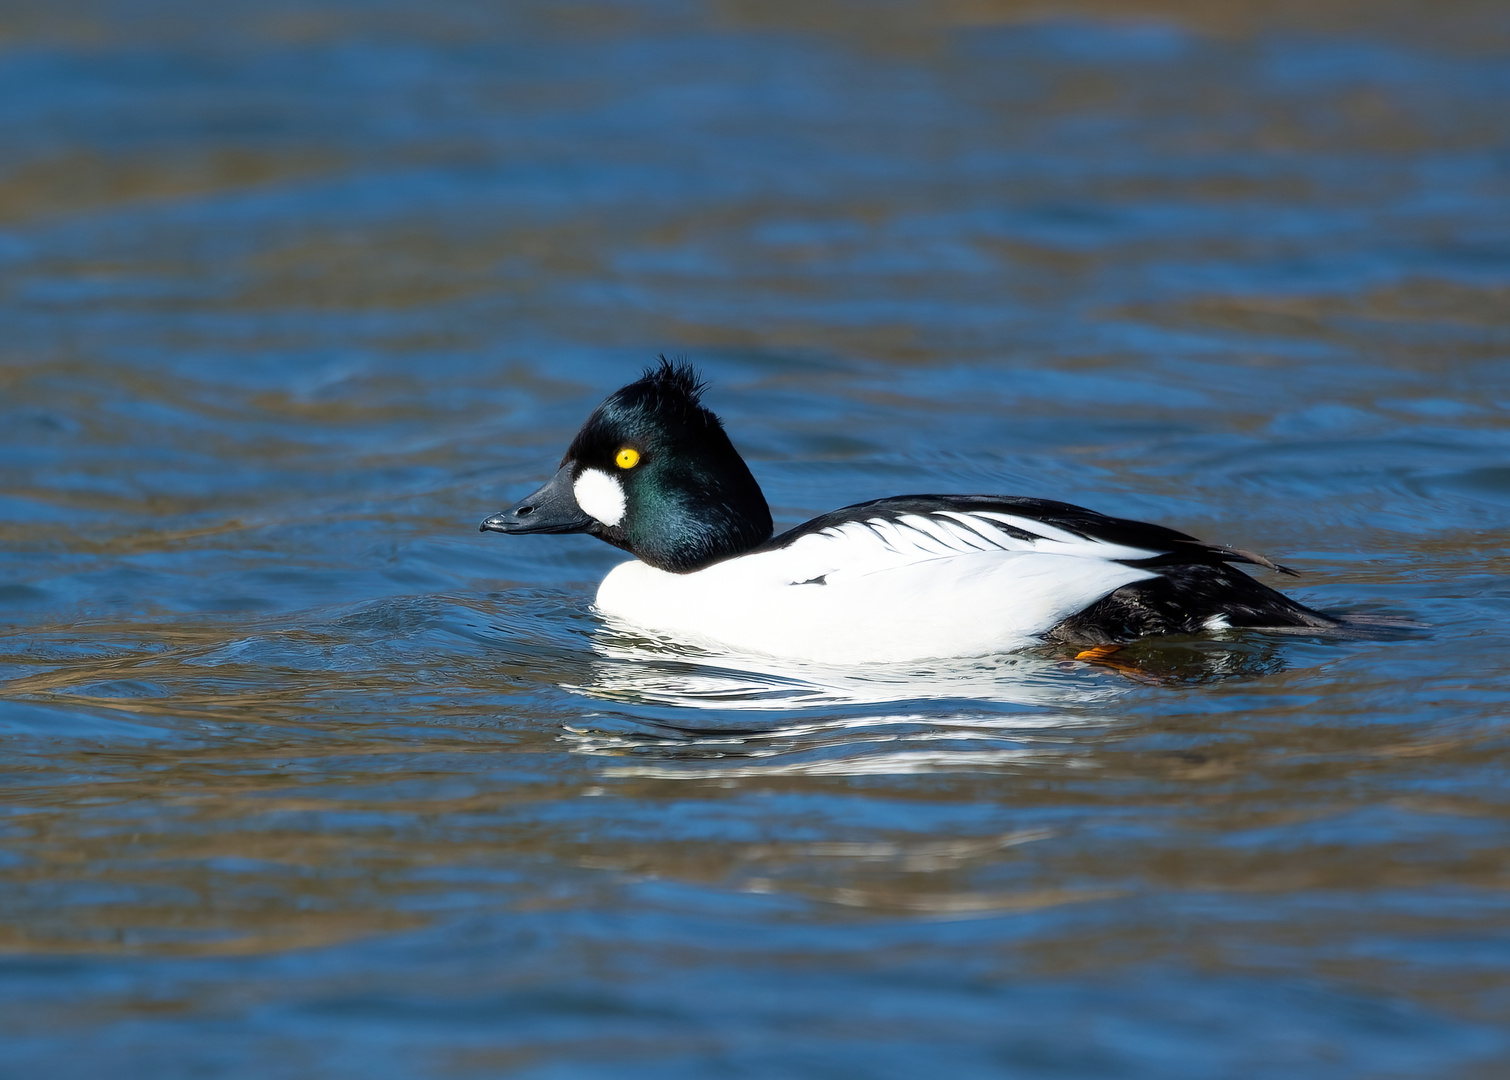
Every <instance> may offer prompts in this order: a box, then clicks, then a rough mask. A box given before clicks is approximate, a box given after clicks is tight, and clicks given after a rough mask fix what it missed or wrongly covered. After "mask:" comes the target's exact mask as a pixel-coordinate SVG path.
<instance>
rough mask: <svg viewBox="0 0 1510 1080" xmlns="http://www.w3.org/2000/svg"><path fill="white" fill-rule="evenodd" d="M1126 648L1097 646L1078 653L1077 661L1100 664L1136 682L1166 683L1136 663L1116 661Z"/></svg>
mask: <svg viewBox="0 0 1510 1080" xmlns="http://www.w3.org/2000/svg"><path fill="white" fill-rule="evenodd" d="M1125 647H1126V646H1123V645H1095V646H1092V647H1091V648H1089V649H1084V650H1082V651H1081V652H1077V653H1076V654H1075V659H1076V660H1084V661H1085V662H1086V663H1089V664H1100V665H1101V666H1102V667H1106V668H1110V669H1111V670H1113V671H1115V672H1116V673H1117V674H1118V675H1121V676H1122V677H1123V678H1127V679H1131V680H1133V681H1134V682H1141V683H1154V684H1160V683H1162V682H1163V681H1164V680H1163V679H1160V678H1159V677H1158V676H1157V675H1155V674H1154V673H1153V672H1151V671H1146V670H1144V669H1143V668H1141V667H1139V666H1138V665H1137V663H1136V662H1135V661H1130V660H1117V659H1114V657H1115V656H1116V654H1117V653H1119V652H1121V651H1122V650H1123V649H1124V648H1125Z"/></svg>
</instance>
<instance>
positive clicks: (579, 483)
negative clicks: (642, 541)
mask: <svg viewBox="0 0 1510 1080" xmlns="http://www.w3.org/2000/svg"><path fill="white" fill-rule="evenodd" d="M571 490H572V494H573V495H574V496H576V499H577V505H578V506H580V507H581V508H582V509H583V510H584V511H585V512H586V513H588V514H590V515H591V516H592V517H595V518H597V519H598V520H599V521H601V522H602V523H603V524H604V525H608V526H613V525H617V524H618V523H619V522H621V521H623V520H624V485H623V484H620V483H619V480H618V477H616V476H609V475H608V474H607V473H606V472H602V471H600V470H598V469H583V470H582V475H581V476H579V477H577V479H576V480H574V481H573V482H572V486H571Z"/></svg>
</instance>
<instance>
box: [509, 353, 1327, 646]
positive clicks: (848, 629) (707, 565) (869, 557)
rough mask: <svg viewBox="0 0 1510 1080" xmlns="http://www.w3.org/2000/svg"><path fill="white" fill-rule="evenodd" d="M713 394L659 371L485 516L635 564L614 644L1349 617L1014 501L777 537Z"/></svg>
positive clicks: (1224, 563) (900, 502)
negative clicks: (599, 545)
mask: <svg viewBox="0 0 1510 1080" xmlns="http://www.w3.org/2000/svg"><path fill="white" fill-rule="evenodd" d="M706 390H707V385H706V384H705V383H704V381H703V380H702V378H701V377H700V376H699V374H698V373H697V371H696V370H695V369H694V368H693V367H692V366H691V365H689V364H687V363H686V362H685V361H678V362H671V361H668V360H666V359H665V358H664V357H662V358H661V359H660V361H659V363H658V364H656V365H652V366H651V367H649V368H647V369H646V370H645V371H644V373H643V375H642V376H641V377H640V378H639V379H637V380H636V381H634V382H632V383H629V384H628V385H627V386H624V387H622V388H621V389H619V390H617V391H615V392H614V393H612V394H610V395H609V396H608V398H607V399H606V400H604V401H603V403H602V404H601V405H599V406H598V407H597V409H595V410H594V411H593V413H592V415H590V416H589V417H588V418H587V421H586V423H584V424H583V425H582V428H581V430H579V431H578V432H577V434H576V437H575V438H573V439H572V441H571V444H570V445H569V446H568V447H567V450H566V454H565V456H563V457H562V459H561V463H560V465H559V466H558V467H557V468H556V471H555V474H554V475H553V476H552V477H551V478H550V480H549V481H548V482H547V483H546V484H545V485H544V486H543V487H541V488H540V489H539V490H538V491H536V492H534V493H533V494H531V495H528V496H526V497H525V498H524V499H522V500H520V501H519V502H518V503H516V504H514V505H513V506H512V507H510V508H508V509H506V510H502V511H500V512H499V513H496V514H493V515H491V516H490V517H488V518H487V519H485V520H484V521H483V522H482V524H481V526H480V529H481V530H482V531H483V532H498V533H505V534H507V535H511V536H522V535H531V534H536V533H540V534H548V533H567V534H569V533H585V534H587V535H589V536H594V537H597V538H598V539H599V540H603V541H605V542H607V543H609V544H611V545H613V546H614V547H616V548H620V549H621V550H623V551H625V552H628V553H629V554H630V555H631V556H633V558H632V559H630V560H629V561H626V562H623V563H621V564H619V565H618V566H615V567H614V568H613V569H612V570H611V571H609V573H608V575H607V576H606V577H605V578H604V579H603V581H602V583H601V584H600V585H599V587H598V591H597V596H596V601H595V606H596V610H597V612H598V614H599V615H600V616H601V617H602V618H603V619H604V620H605V622H606V623H607V624H608V625H610V626H612V627H614V628H616V629H619V630H625V631H630V632H633V633H639V634H646V635H649V636H650V637H651V638H653V639H659V640H662V641H667V640H669V641H671V642H673V643H676V644H679V645H686V646H690V647H692V648H693V649H695V650H699V651H702V652H705V653H706V652H713V653H715V654H717V653H730V652H732V653H737V654H751V653H753V654H756V655H759V656H767V657H780V658H787V659H796V660H805V661H813V662H819V663H829V664H857V663H861V664H863V663H898V662H917V661H925V660H935V659H945V658H963V657H981V656H989V655H994V654H998V653H1006V652H1013V651H1018V650H1024V649H1032V648H1038V647H1045V646H1050V647H1052V646H1060V647H1073V648H1074V649H1075V650H1077V651H1076V655H1077V656H1079V657H1081V658H1088V659H1096V658H1100V657H1102V656H1105V655H1109V654H1110V653H1111V652H1112V651H1115V650H1117V649H1119V648H1121V647H1123V646H1125V645H1127V644H1129V643H1131V642H1134V641H1137V640H1139V639H1143V638H1148V637H1154V636H1158V635H1171V634H1177V635H1199V634H1210V633H1212V632H1217V631H1224V630H1228V629H1232V628H1264V629H1271V630H1292V631H1293V630H1297V629H1303V630H1321V629H1324V628H1329V627H1335V626H1337V625H1339V624H1340V620H1338V619H1334V618H1333V617H1331V616H1329V615H1326V614H1323V613H1321V612H1319V611H1314V610H1312V609H1311V608H1308V607H1306V606H1305V605H1303V604H1301V603H1299V602H1298V601H1296V600H1293V599H1291V598H1290V597H1288V596H1286V595H1284V594H1283V593H1281V592H1279V591H1277V590H1275V589H1272V588H1270V587H1269V586H1267V585H1265V584H1263V583H1262V582H1260V581H1258V580H1256V579H1255V578H1253V577H1251V576H1249V575H1248V574H1246V573H1244V572H1243V571H1242V570H1239V569H1237V565H1238V564H1246V565H1251V566H1258V567H1260V568H1263V569H1266V570H1271V571H1275V572H1277V573H1280V574H1286V575H1292V576H1293V575H1295V571H1293V570H1291V569H1289V568H1288V567H1284V566H1281V565H1279V564H1277V563H1275V562H1273V561H1271V560H1269V559H1268V558H1266V557H1264V556H1262V555H1259V554H1257V553H1255V552H1251V551H1245V550H1242V549H1239V548H1234V547H1228V546H1223V545H1215V544H1208V543H1206V542H1204V541H1202V540H1198V539H1196V538H1195V537H1193V536H1189V535H1187V534H1185V533H1183V532H1178V531H1176V530H1174V529H1171V528H1167V527H1165V526H1162V525H1155V524H1149V523H1146V522H1141V521H1133V520H1129V519H1126V518H1117V517H1110V516H1108V515H1106V514H1101V513H1098V512H1097V511H1095V510H1088V509H1085V508H1084V507H1080V506H1075V505H1072V504H1070V503H1065V502H1057V501H1054V500H1050V499H1041V498H1033V497H1029V496H1021V495H933V494H922V495H897V496H892V497H890V498H883V499H876V500H873V501H870V502H862V503H856V504H855V505H853V506H845V507H842V508H840V509H837V510H831V511H829V512H828V513H825V514H820V515H819V516H818V517H815V518H813V519H812V520H811V521H807V522H804V523H803V524H801V525H798V526H796V527H795V528H792V529H788V530H787V531H786V532H783V533H781V534H780V535H773V533H774V526H773V522H772V518H771V511H770V508H769V506H768V505H767V503H766V499H765V496H764V494H763V493H762V492H761V489H760V485H759V484H758V483H757V482H756V480H755V477H754V476H753V474H752V473H751V472H750V469H749V466H747V465H746V464H745V461H744V459H743V458H742V457H741V456H740V454H739V452H738V451H737V450H736V449H735V448H734V444H733V443H732V442H731V441H730V439H729V436H728V434H727V432H725V430H724V427H723V423H722V422H721V421H720V420H719V418H718V417H717V416H716V415H715V414H714V413H713V412H712V411H711V410H710V409H708V408H707V406H705V405H704V404H703V395H704V394H705V392H706Z"/></svg>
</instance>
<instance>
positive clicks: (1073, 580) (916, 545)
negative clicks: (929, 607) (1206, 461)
mask: <svg viewBox="0 0 1510 1080" xmlns="http://www.w3.org/2000/svg"><path fill="white" fill-rule="evenodd" d="M756 551H757V552H761V551H772V552H776V551H787V552H790V553H791V554H792V555H794V556H796V555H799V554H800V555H801V558H800V559H795V560H794V561H793V563H792V569H793V571H794V573H793V574H792V577H793V580H792V584H794V585H805V584H824V583H826V582H827V581H829V580H832V578H831V577H830V575H832V574H839V575H843V576H844V577H846V578H847V577H850V576H851V575H864V574H871V573H877V572H881V571H884V570H888V569H893V568H897V567H901V566H909V565H913V564H919V563H923V562H926V561H929V560H943V559H951V558H954V557H957V556H963V555H970V554H972V553H978V552H993V551H994V552H1003V553H1006V552H1019V553H1022V554H1029V553H1031V554H1035V555H1058V556H1068V557H1069V559H1067V560H1065V562H1063V563H1060V562H1059V560H1053V562H1054V564H1055V565H1059V566H1062V567H1063V568H1064V569H1063V571H1062V572H1059V573H1057V574H1056V575H1055V576H1056V577H1057V578H1059V580H1060V582H1061V585H1060V587H1061V588H1063V589H1064V591H1065V593H1066V598H1067V599H1068V597H1069V596H1070V595H1074V596H1076V597H1077V598H1081V599H1079V603H1080V605H1082V606H1081V607H1077V608H1075V609H1074V610H1073V611H1066V612H1064V613H1063V615H1062V619H1061V621H1060V622H1058V623H1056V624H1055V625H1053V626H1048V627H1044V631H1043V637H1044V638H1045V639H1046V640H1049V641H1063V642H1068V643H1081V644H1085V643H1093V644H1095V643H1102V642H1111V641H1128V640H1132V639H1134V638H1138V637H1143V636H1147V635H1149V634H1158V633H1198V632H1201V631H1207V630H1215V629H1225V628H1227V627H1233V626H1266V627H1277V626H1313V627H1319V626H1333V625H1336V622H1335V620H1333V619H1331V618H1329V617H1328V616H1325V615H1322V614H1320V613H1319V612H1314V611H1311V610H1310V609H1309V608H1307V607H1305V606H1303V605H1301V604H1299V603H1297V602H1295V601H1293V600H1291V599H1289V598H1288V597H1286V596H1284V595H1283V594H1282V593H1279V592H1276V591H1274V590H1273V589H1270V588H1269V587H1268V586H1266V585H1263V584H1262V583H1260V582H1257V581H1255V580H1254V579H1252V578H1251V577H1249V576H1248V575H1246V574H1244V573H1242V572H1241V571H1239V570H1236V569H1234V568H1232V567H1231V566H1230V565H1229V564H1231V563H1246V564H1249V565H1253V566H1261V567H1264V568H1266V569H1270V570H1277V571H1279V572H1280V573H1285V574H1291V575H1294V574H1295V571H1293V570H1290V569H1288V568H1287V567H1283V566H1280V565H1278V564H1277V563H1274V562H1272V561H1271V560H1269V559H1267V558H1265V557H1263V556H1262V555H1258V554H1256V553H1254V552H1251V551H1243V550H1241V549H1238V548H1232V547H1225V546H1221V545H1215V544H1208V543H1205V542H1204V541H1201V540H1198V539H1196V538H1195V537H1193V536H1190V535H1188V534H1186V533H1182V532H1178V531H1177V530H1175V529H1169V528H1166V527H1164V526H1162V525H1152V524H1149V523H1147V522H1141V521H1132V520H1129V519H1126V518H1115V517H1109V516H1107V515H1105V514H1099V513H1097V512H1096V511H1094V510H1087V509H1085V508H1084V507H1079V506H1073V505H1071V504H1069V503H1062V502H1055V501H1052V500H1049V499H1032V498H1026V497H1016V496H1002V495H903V496H898V497H895V498H889V499H879V500H876V501H874V502H868V503H860V504H858V505H855V506H848V507H844V508H843V509H840V510H835V511H832V512H830V513H827V514H824V515H822V516H820V517H816V518H814V519H813V520H811V521H809V522H807V523H805V524H803V525H799V526H798V527H797V528H795V529H792V530H790V531H789V532H786V533H783V534H782V535H780V536H777V537H775V538H774V539H772V540H770V541H768V542H767V543H766V544H765V545H763V546H762V547H761V548H758V549H756ZM751 554H755V552H752V553H751ZM1077 567H1078V569H1077ZM1125 571H1135V572H1137V573H1132V574H1128V573H1126V572H1125ZM799 577H800V578H801V579H802V580H797V578H799ZM1098 583H1104V586H1103V587H1098ZM1080 586H1083V587H1087V588H1089V589H1090V592H1089V593H1086V592H1083V591H1082V590H1081V588H1079V587H1080ZM1004 602H1009V601H1007V600H1006V598H1004Z"/></svg>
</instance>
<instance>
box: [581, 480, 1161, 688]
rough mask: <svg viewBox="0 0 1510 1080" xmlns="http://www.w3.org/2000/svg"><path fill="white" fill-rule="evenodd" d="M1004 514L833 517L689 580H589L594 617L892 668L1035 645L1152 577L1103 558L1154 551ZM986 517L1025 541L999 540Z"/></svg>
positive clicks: (654, 574)
mask: <svg viewBox="0 0 1510 1080" xmlns="http://www.w3.org/2000/svg"><path fill="white" fill-rule="evenodd" d="M584 475H585V474H584ZM579 483H580V481H579ZM584 509H586V506H585V504H584ZM588 512H589V513H592V511H590V510H589V511H588ZM594 516H596V515H594ZM1008 516H1009V515H1005V514H1003V515H996V514H994V513H993V514H990V515H987V514H971V513H964V512H959V511H941V512H936V513H932V514H908V515H905V516H904V517H902V518H901V519H900V520H894V521H888V520H884V519H880V518H873V519H870V520H866V521H852V522H845V523H844V524H842V525H836V526H833V527H831V528H828V529H824V530H823V531H821V532H816V533H811V534H809V535H807V536H804V537H801V538H800V539H798V540H796V541H794V542H793V543H791V544H789V545H788V546H786V547H784V548H781V549H778V550H776V551H767V552H761V553H760V554H757V555H744V556H740V557H738V558H734V559H727V560H725V561H724V562H721V563H715V564H714V565H712V566H710V567H708V568H707V569H705V570H700V571H698V572H696V573H692V574H668V573H666V572H664V571H661V570H656V569H654V568H653V567H650V566H647V565H645V564H644V563H642V562H630V563H624V564H623V565H621V566H617V567H615V568H614V569H613V571H612V572H611V573H610V574H609V575H608V577H606V578H605V579H604V580H603V584H602V585H601V586H600V587H599V589H598V608H599V609H600V610H601V611H602V612H603V613H604V614H605V615H607V616H609V617H611V618H612V619H614V620H615V621H618V622H622V623H627V624H629V625H632V626H638V627H641V628H644V629H648V630H652V631H655V632H658V633H661V634H666V635H669V636H672V637H676V638H679V639H683V640H688V641H691V642H693V643H695V644H698V645H702V646H705V647H712V648H714V649H719V648H723V649H735V650H739V651H748V652H755V653H763V654H766V655H770V656H784V657H798V658H802V659H806V660H814V661H820V662H828V663H841V664H853V663H860V662H865V661H881V662H898V661H908V660H922V659H932V658H938V657H950V656H984V655H987V654H990V653H995V652H1004V651H1007V650H1011V649H1020V648H1024V647H1027V646H1030V645H1035V644H1039V643H1041V635H1042V634H1043V633H1044V632H1045V631H1047V630H1049V629H1050V628H1051V627H1053V626H1054V625H1055V624H1056V623H1058V622H1060V621H1062V620H1063V619H1065V618H1068V617H1069V616H1070V615H1074V614H1076V613H1077V612H1080V611H1083V610H1084V609H1085V608H1087V607H1089V606H1090V605H1091V604H1093V603H1095V602H1096V601H1097V600H1099V599H1101V598H1102V597H1103V596H1105V595H1107V594H1108V593H1110V592H1112V591H1113V590H1115V589H1118V588H1121V587H1122V586H1123V585H1126V584H1128V583H1130V582H1133V581H1141V580H1144V579H1146V578H1151V577H1155V576H1156V575H1155V574H1153V573H1151V572H1150V571H1147V570H1140V569H1138V568H1136V567H1131V566H1124V565H1123V564H1122V563H1120V562H1116V561H1114V560H1117V559H1127V558H1146V557H1148V556H1150V555H1153V554H1155V553H1154V552H1151V551H1142V550H1141V549H1137V548H1129V547H1126V546H1123V545H1120V544H1110V543H1100V542H1097V541H1095V540H1088V539H1086V538H1084V537H1080V536H1076V535H1074V534H1073V533H1069V532H1066V531H1064V530H1062V529H1056V528H1054V527H1053V526H1046V525H1043V524H1042V523H1040V522H1036V521H1032V520H1031V519H1028V518H1016V517H1012V518H1011V520H1010V521H1001V519H1002V518H1007V517H1008ZM600 520H601V519H600ZM998 522H1001V523H1002V524H1010V525H1012V526H1014V527H1016V528H1020V529H1023V530H1024V531H1028V532H1032V533H1033V534H1034V535H1035V538H1034V539H1022V538H1019V537H1013V536H1010V535H1008V534H1007V533H1005V532H1003V531H1002V530H1001V529H1000V528H998V527H997V523H998Z"/></svg>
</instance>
